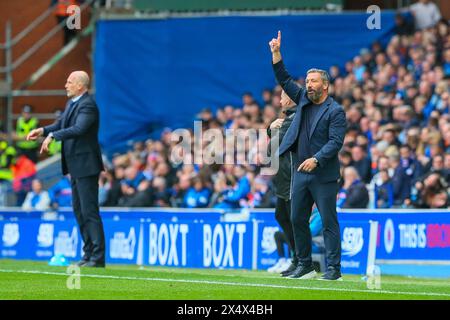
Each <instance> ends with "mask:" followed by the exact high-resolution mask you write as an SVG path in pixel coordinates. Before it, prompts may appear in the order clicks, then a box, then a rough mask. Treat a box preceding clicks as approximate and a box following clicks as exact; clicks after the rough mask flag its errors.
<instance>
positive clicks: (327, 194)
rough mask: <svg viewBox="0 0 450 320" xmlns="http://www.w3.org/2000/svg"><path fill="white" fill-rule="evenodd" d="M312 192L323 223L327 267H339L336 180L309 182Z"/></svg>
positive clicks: (339, 250) (338, 268)
mask: <svg viewBox="0 0 450 320" xmlns="http://www.w3.org/2000/svg"><path fill="white" fill-rule="evenodd" d="M311 189H312V190H313V192H312V194H313V196H314V200H315V202H316V205H317V209H319V213H320V216H321V218H322V224H323V238H324V241H325V252H326V257H327V267H333V268H335V269H337V270H340V269H341V232H340V229H339V222H338V219H337V212H336V195H337V191H338V185H337V182H328V183H319V182H318V181H314V182H313V183H311Z"/></svg>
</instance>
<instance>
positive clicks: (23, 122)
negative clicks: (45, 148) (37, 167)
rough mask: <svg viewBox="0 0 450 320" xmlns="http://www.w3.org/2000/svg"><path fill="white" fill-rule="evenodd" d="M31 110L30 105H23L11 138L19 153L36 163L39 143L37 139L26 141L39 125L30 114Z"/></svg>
mask: <svg viewBox="0 0 450 320" xmlns="http://www.w3.org/2000/svg"><path fill="white" fill-rule="evenodd" d="M31 112H32V107H31V106H30V105H24V106H23V108H22V114H21V115H20V117H19V118H18V119H17V123H16V132H15V134H14V135H13V138H14V140H15V141H16V147H17V149H18V150H19V151H20V152H21V154H23V155H25V156H26V157H27V158H28V159H30V160H31V161H33V162H34V163H36V162H37V161H38V148H39V143H38V142H37V141H27V139H26V138H27V135H28V134H29V133H30V132H31V131H32V130H34V129H37V128H38V127H39V121H38V120H37V119H36V118H35V117H33V116H32V115H31Z"/></svg>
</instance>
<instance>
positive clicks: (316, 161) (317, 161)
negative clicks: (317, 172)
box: [312, 158, 319, 166]
mask: <svg viewBox="0 0 450 320" xmlns="http://www.w3.org/2000/svg"><path fill="white" fill-rule="evenodd" d="M312 159H313V160H314V163H315V164H316V165H317V166H319V160H317V158H312Z"/></svg>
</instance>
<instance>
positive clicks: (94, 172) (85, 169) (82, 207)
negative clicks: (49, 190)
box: [27, 71, 105, 267]
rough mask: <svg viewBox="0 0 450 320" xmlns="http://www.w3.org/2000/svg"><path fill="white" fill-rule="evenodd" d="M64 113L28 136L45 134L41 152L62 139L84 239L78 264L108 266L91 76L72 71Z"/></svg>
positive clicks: (66, 171)
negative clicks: (101, 207)
mask: <svg viewBox="0 0 450 320" xmlns="http://www.w3.org/2000/svg"><path fill="white" fill-rule="evenodd" d="M65 87H66V91H67V96H68V97H69V98H70V100H69V101H68V102H67V105H66V108H65V110H64V113H63V114H62V115H61V117H60V118H59V119H57V120H56V121H55V122H54V123H53V124H51V125H49V126H46V127H42V128H38V129H34V130H32V131H31V132H30V133H29V134H28V136H27V140H36V139H37V138H39V137H41V136H46V138H45V140H44V142H43V143H42V146H41V153H42V152H48V146H49V144H50V143H51V142H52V141H53V140H57V141H62V147H61V160H62V172H63V174H64V175H66V174H70V177H71V185H72V197H73V199H72V202H73V211H74V213H75V217H76V219H77V222H78V225H79V227H80V233H81V236H82V238H83V241H84V246H83V251H84V256H83V258H82V260H81V261H80V262H78V265H79V266H86V267H104V266H105V235H104V231H103V223H102V219H101V217H100V213H99V204H98V179H99V174H100V172H101V171H102V170H103V161H102V156H101V151H100V145H99V143H98V129H99V111H98V108H97V105H96V103H95V101H94V99H93V98H92V97H91V96H90V95H89V93H88V87H89V76H88V75H87V73H86V72H84V71H75V72H72V73H71V74H70V75H69V77H68V78H67V82H66V85H65Z"/></svg>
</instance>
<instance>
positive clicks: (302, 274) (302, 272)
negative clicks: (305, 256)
mask: <svg viewBox="0 0 450 320" xmlns="http://www.w3.org/2000/svg"><path fill="white" fill-rule="evenodd" d="M316 276H317V272H316V270H314V267H313V265H312V264H311V265H310V266H304V265H301V264H299V265H298V266H297V268H296V269H295V270H294V271H293V272H292V274H291V275H290V276H288V278H290V279H302V280H307V279H314V278H315V277H316Z"/></svg>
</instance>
